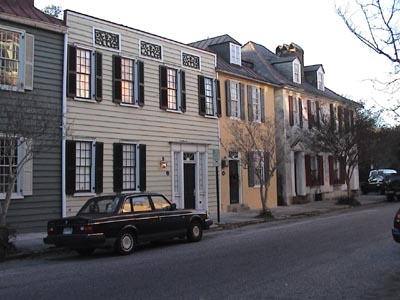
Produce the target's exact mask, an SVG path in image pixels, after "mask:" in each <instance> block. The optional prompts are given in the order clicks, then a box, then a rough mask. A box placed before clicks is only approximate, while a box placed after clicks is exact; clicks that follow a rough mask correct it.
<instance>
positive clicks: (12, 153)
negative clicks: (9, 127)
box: [0, 136, 33, 199]
mask: <svg viewBox="0 0 400 300" xmlns="http://www.w3.org/2000/svg"><path fill="white" fill-rule="evenodd" d="M29 147H30V145H29V144H28V141H27V140H26V139H23V138H19V139H15V138H14V139H8V138H6V137H2V136H0V199H4V198H5V194H6V192H7V187H8V176H9V171H10V168H11V171H12V172H13V174H16V171H17V168H21V167H22V172H20V173H19V174H17V180H16V182H15V184H14V188H13V190H12V197H13V198H15V197H23V196H30V195H32V170H33V169H32V167H33V159H28V160H26V161H25V163H23V165H21V162H22V160H23V158H24V156H25V155H26V149H28V148H29Z"/></svg>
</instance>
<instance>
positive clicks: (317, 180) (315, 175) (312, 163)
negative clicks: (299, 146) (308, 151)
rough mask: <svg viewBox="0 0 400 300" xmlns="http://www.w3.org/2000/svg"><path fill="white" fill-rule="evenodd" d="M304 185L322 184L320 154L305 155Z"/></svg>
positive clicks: (321, 159) (322, 169) (322, 173)
mask: <svg viewBox="0 0 400 300" xmlns="http://www.w3.org/2000/svg"><path fill="white" fill-rule="evenodd" d="M304 159H305V167H306V186H318V185H323V184H324V166H323V162H324V161H323V157H322V156H320V155H305V156H304Z"/></svg>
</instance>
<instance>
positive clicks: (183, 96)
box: [180, 70, 186, 112]
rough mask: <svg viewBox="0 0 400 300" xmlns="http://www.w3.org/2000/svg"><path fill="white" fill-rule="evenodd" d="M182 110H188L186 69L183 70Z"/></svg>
mask: <svg viewBox="0 0 400 300" xmlns="http://www.w3.org/2000/svg"><path fill="white" fill-rule="evenodd" d="M180 74H181V78H180V80H181V91H180V93H181V111H182V112H185V111H186V75H185V71H183V70H181V71H180Z"/></svg>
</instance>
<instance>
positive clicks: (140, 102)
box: [135, 60, 144, 107]
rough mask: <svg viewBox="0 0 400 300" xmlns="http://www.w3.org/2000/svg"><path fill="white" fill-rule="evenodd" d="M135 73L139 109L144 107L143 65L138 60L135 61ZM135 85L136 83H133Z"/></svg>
mask: <svg viewBox="0 0 400 300" xmlns="http://www.w3.org/2000/svg"><path fill="white" fill-rule="evenodd" d="M137 72H138V81H139V82H138V83H137V85H136V86H137V88H138V92H139V93H138V99H137V101H138V105H139V106H140V107H143V106H144V63H143V62H142V61H140V60H138V61H137ZM135 84H136V83H135Z"/></svg>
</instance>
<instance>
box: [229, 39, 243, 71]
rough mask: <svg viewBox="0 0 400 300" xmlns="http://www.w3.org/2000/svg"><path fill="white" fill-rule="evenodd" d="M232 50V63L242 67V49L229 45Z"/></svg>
mask: <svg viewBox="0 0 400 300" xmlns="http://www.w3.org/2000/svg"><path fill="white" fill-rule="evenodd" d="M229 49H230V58H231V59H230V63H231V64H235V65H239V66H241V65H242V55H241V48H240V46H239V45H236V44H232V43H229Z"/></svg>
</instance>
